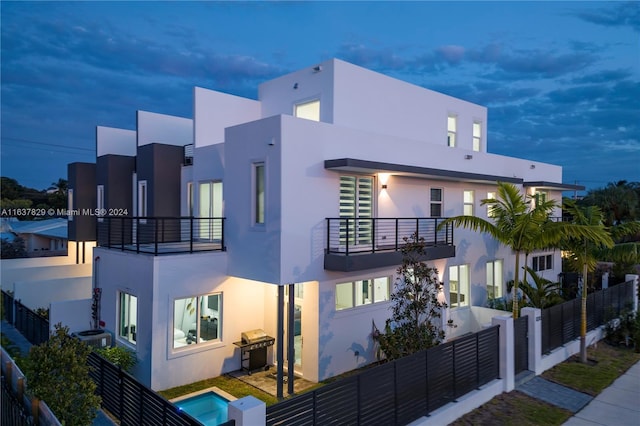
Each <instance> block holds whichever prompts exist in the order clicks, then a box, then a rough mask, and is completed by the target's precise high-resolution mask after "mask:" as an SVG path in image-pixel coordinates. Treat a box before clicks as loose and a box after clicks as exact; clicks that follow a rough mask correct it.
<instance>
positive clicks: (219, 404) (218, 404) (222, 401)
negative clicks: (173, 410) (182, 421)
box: [171, 389, 229, 426]
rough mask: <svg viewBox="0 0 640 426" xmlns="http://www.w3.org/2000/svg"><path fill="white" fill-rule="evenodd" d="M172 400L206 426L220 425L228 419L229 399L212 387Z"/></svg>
mask: <svg viewBox="0 0 640 426" xmlns="http://www.w3.org/2000/svg"><path fill="white" fill-rule="evenodd" d="M171 402H173V403H174V405H176V406H177V407H179V408H180V409H181V410H183V411H185V412H186V413H187V414H189V415H190V416H191V417H193V418H195V419H197V420H198V421H199V422H200V423H202V424H204V425H206V426H218V425H219V424H221V423H224V422H226V421H227V420H228V419H227V405H229V399H227V398H225V397H223V396H222V395H219V394H218V393H217V392H216V391H214V390H212V389H206V390H204V391H200V392H197V393H194V394H190V395H187V396H185V397H181V398H176V399H173V400H172V401H171Z"/></svg>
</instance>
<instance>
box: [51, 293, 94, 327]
mask: <svg viewBox="0 0 640 426" xmlns="http://www.w3.org/2000/svg"><path fill="white" fill-rule="evenodd" d="M92 303H93V300H92V299H80V300H61V301H57V302H52V303H51V307H50V309H49V328H50V330H54V325H56V324H58V323H62V325H65V326H67V327H69V332H70V333H75V332H77V331H85V330H91V329H93V320H92V318H91V305H92Z"/></svg>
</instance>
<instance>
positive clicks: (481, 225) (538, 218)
mask: <svg viewBox="0 0 640 426" xmlns="http://www.w3.org/2000/svg"><path fill="white" fill-rule="evenodd" d="M531 199H532V197H531V196H525V195H523V194H522V193H521V192H520V190H519V189H518V187H516V186H515V185H513V184H511V183H505V182H498V187H497V195H496V198H488V199H484V200H482V201H481V204H482V205H488V206H489V212H490V213H491V218H490V219H491V220H485V219H482V218H479V217H476V216H455V217H451V218H447V219H445V220H444V221H442V222H441V223H440V225H439V227H438V229H441V228H443V227H445V226H447V225H448V224H454V225H455V226H460V227H464V228H468V229H471V230H473V231H480V232H484V233H487V234H489V235H491V236H492V237H493V238H495V239H496V240H497V241H499V242H500V243H501V244H504V245H505V246H507V247H510V248H511V249H512V250H513V251H514V252H515V271H514V291H513V294H514V298H513V318H517V317H518V314H519V307H518V284H519V282H520V255H521V254H522V253H528V252H531V251H532V250H535V249H540V248H543V247H555V246H557V245H558V243H559V242H560V240H561V239H562V238H568V237H569V236H575V237H581V238H582V237H584V238H587V239H595V240H598V239H599V238H600V237H601V236H600V235H599V234H597V233H596V232H595V231H593V230H592V229H590V227H589V226H583V225H576V224H570V223H565V222H556V221H553V220H551V219H550V216H551V214H552V213H553V210H554V209H555V207H557V205H556V203H555V201H552V200H550V201H546V202H539V203H535V204H534V206H533V207H531V204H532V203H531V201H532V200H531Z"/></svg>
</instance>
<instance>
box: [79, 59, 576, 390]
mask: <svg viewBox="0 0 640 426" xmlns="http://www.w3.org/2000/svg"><path fill="white" fill-rule="evenodd" d="M193 105H194V108H193V111H194V116H193V120H190V119H185V118H178V117H170V116H165V115H161V114H152V113H147V112H138V117H137V118H138V119H137V128H136V130H134V131H132V130H122V129H113V128H106V127H98V131H97V134H96V138H97V162H96V169H95V170H96V171H95V182H96V188H95V198H96V204H95V205H96V207H97V208H98V209H104V210H105V213H106V215H107V216H106V217H99V218H98V219H97V220H98V221H97V241H98V245H99V246H100V247H97V248H96V249H95V251H94V253H95V259H96V260H95V271H96V274H97V275H96V277H95V279H96V282H97V283H99V284H98V285H99V286H100V287H101V288H102V300H101V318H102V320H103V321H104V322H105V323H106V328H107V329H109V330H111V331H112V332H113V333H114V334H115V337H116V341H117V342H118V344H120V345H123V346H126V347H129V348H131V349H132V350H134V351H135V352H136V354H137V358H138V364H137V366H136V371H135V373H136V375H137V377H138V378H139V379H141V380H142V381H143V382H144V383H146V384H147V385H149V386H150V387H151V388H152V389H156V390H157V389H165V388H169V387H172V386H177V385H182V384H186V383H190V382H194V381H197V380H201V379H203V378H207V377H214V376H217V375H220V374H222V373H225V372H229V371H233V370H238V369H240V367H241V360H240V351H239V349H238V348H237V346H235V345H234V342H237V341H239V340H240V337H241V333H242V332H244V331H248V330H253V329H263V330H265V331H266V333H267V334H269V335H271V336H275V337H276V342H275V346H274V348H275V349H274V350H273V351H271V352H270V355H269V357H270V362H274V361H276V360H277V353H278V350H281V351H282V353H283V355H282V356H283V359H282V362H280V363H279V368H282V367H283V364H284V365H286V363H289V361H290V362H291V364H293V365H294V369H295V371H296V372H297V373H299V374H301V375H303V376H304V377H305V378H306V379H308V380H311V381H320V380H323V379H327V378H329V377H332V376H335V375H337V374H340V373H343V372H345V371H348V370H351V369H354V368H357V367H360V366H363V365H366V364H368V363H370V362H372V361H374V360H375V350H374V342H373V340H372V338H371V331H372V322H375V323H376V324H377V325H378V326H381V325H383V324H384V323H385V320H386V319H387V318H388V317H389V315H390V312H389V306H390V302H389V295H390V292H391V291H392V288H393V284H394V282H395V279H396V276H395V271H396V268H397V266H398V265H399V263H400V261H401V256H400V255H399V252H398V251H397V248H398V245H399V244H401V243H402V237H405V236H410V235H411V234H412V233H413V232H415V231H416V230H417V231H418V232H419V233H420V235H421V236H424V237H425V238H426V239H427V242H428V243H429V248H428V253H427V258H428V262H429V264H430V265H433V266H434V267H436V268H437V269H438V271H439V276H440V278H441V280H442V281H443V282H444V284H445V293H446V296H447V300H448V302H449V305H450V308H449V310H450V312H449V314H453V313H455V314H456V318H457V319H458V320H459V321H465V320H467V321H470V314H469V312H470V306H484V305H485V303H486V301H487V298H488V297H500V296H502V295H503V294H504V292H505V283H506V282H507V281H508V280H509V279H512V278H513V272H514V271H513V265H514V261H513V259H514V257H513V253H512V252H511V250H509V249H508V248H505V247H502V246H500V245H499V244H498V243H497V242H496V241H494V240H492V239H490V238H488V237H487V236H486V235H483V234H479V233H476V232H471V231H468V230H464V229H456V230H455V235H454V233H453V230H452V229H447V230H443V231H440V232H436V231H435V228H436V226H437V223H438V220H441V218H444V217H450V216H455V215H461V214H473V215H477V216H480V217H484V218H487V217H488V216H487V209H486V207H483V206H481V205H480V200H482V199H484V198H490V197H492V196H495V191H496V184H497V182H499V181H503V182H511V183H513V184H516V185H517V186H519V187H520V188H522V191H523V192H524V193H527V194H532V195H534V194H538V195H539V196H544V197H547V198H551V199H555V200H557V201H560V200H561V192H562V191H563V190H569V189H572V190H573V189H582V188H578V187H576V186H572V185H563V184H562V168H561V167H559V166H555V165H551V164H545V163H539V162H533V161H529V160H523V159H517V158H511V157H505V156H500V155H495V154H490V153H488V152H487V110H486V108H484V107H482V106H479V105H475V104H472V103H469V102H466V101H463V100H460V99H456V98H453V97H451V96H447V95H444V94H441V93H437V92H433V91H430V90H427V89H424V88H422V87H418V86H415V85H412V84H409V83H406V82H403V81H399V80H396V79H393V78H390V77H387V76H384V75H381V74H378V73H375V72H373V71H370V70H367V69H363V68H361V67H358V66H355V65H352V64H349V63H346V62H343V61H340V60H335V59H334V60H329V61H326V62H323V63H321V64H319V65H317V66H314V67H309V68H305V69H302V70H300V71H297V72H294V73H291V74H288V75H285V76H282V77H280V78H276V79H274V80H271V81H268V82H265V83H263V84H262V85H260V87H259V96H258V100H251V99H245V98H241V97H237V96H232V95H228V94H225V93H221V92H216V91H212V90H207V89H203V88H198V87H196V88H195V89H194V104H193ZM514 143H517V141H514ZM76 180H77V179H76ZM80 181H81V179H80ZM69 187H70V189H71V190H73V182H72V179H70V185H69ZM557 216H561V215H560V212H559V211H558V212H557ZM180 217H181V218H180ZM530 262H532V263H530V266H533V267H534V269H537V270H538V271H540V272H543V273H544V275H545V276H546V277H547V278H550V279H555V277H556V276H557V274H558V273H559V272H561V262H560V253H559V252H554V251H550V252H541V253H534V254H532V255H531V256H530ZM285 290H286V293H285ZM288 318H292V321H288V320H287V319H288Z"/></svg>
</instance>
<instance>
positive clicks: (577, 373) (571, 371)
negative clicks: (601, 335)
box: [452, 342, 640, 426]
mask: <svg viewBox="0 0 640 426" xmlns="http://www.w3.org/2000/svg"><path fill="white" fill-rule="evenodd" d="M587 358H588V359H590V360H593V361H596V362H590V363H589V364H581V363H580V362H579V361H578V359H579V358H578V357H577V356H574V357H571V358H569V359H568V360H567V361H565V362H563V363H561V364H558V365H556V366H555V367H553V368H551V369H549V370H547V371H546V372H544V373H543V374H542V377H544V378H545V379H547V380H551V381H554V382H557V383H560V384H562V385H564V386H568V387H571V388H573V389H575V390H577V391H580V392H584V393H586V394H589V395H593V396H595V395H597V394H599V393H600V392H602V390H603V389H604V388H606V387H607V386H609V385H610V384H611V383H613V382H614V381H615V380H616V379H617V378H618V377H620V376H621V375H622V374H623V373H624V372H625V371H627V370H628V369H629V368H630V367H631V366H632V365H633V364H635V363H636V362H638V361H640V353H635V352H633V350H631V349H628V348H624V347H614V346H610V345H608V344H606V343H604V342H600V343H598V344H597V345H594V346H591V347H589V348H588V350H587ZM572 415H573V414H572V413H571V412H569V411H567V410H564V409H562V408H559V407H556V406H554V405H551V404H547V403H546V402H543V401H539V400H536V399H534V398H531V397H529V396H527V395H525V394H523V393H521V392H518V391H512V392H509V393H503V394H501V395H498V396H496V397H495V398H493V399H492V400H491V401H489V402H487V403H486V404H484V405H482V406H480V407H478V408H477V409H475V410H473V411H472V412H470V413H468V414H466V415H464V416H463V417H461V418H459V419H458V420H456V421H455V422H454V423H452V425H454V426H462V425H480V424H490V425H492V426H494V425H505V426H507V425H514V426H515V425H517V426H528V425H545V426H546V425H549V426H551V425H561V424H562V423H564V422H565V421H567V420H568V419H569V418H570V417H571V416H572Z"/></svg>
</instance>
